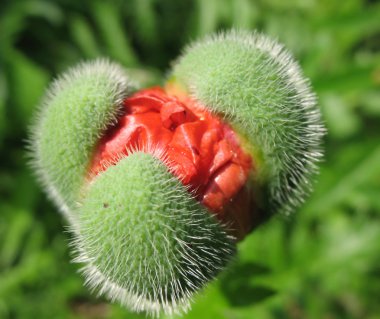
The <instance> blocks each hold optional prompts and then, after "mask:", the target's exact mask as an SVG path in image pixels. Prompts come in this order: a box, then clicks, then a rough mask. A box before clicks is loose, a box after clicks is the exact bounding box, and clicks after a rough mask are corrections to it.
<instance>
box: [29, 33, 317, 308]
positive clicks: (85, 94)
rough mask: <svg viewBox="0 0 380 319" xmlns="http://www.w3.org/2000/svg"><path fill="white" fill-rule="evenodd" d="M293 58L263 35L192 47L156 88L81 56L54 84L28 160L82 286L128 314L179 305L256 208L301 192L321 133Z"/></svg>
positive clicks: (284, 202)
mask: <svg viewBox="0 0 380 319" xmlns="http://www.w3.org/2000/svg"><path fill="white" fill-rule="evenodd" d="M323 130H324V129H323V127H322V124H321V121H320V115H319V111H318V109H317V108H316V106H315V98H314V95H313V93H312V92H311V91H310V88H309V86H308V84H307V81H306V80H305V79H304V78H303V76H302V74H301V71H300V70H299V67H298V65H297V63H296V62H294V61H293V59H292V58H291V57H290V55H289V54H288V53H287V52H286V51H285V50H284V49H283V48H282V46H280V45H279V44H276V43H274V42H272V41H270V40H268V39H267V38H265V37H264V36H262V35H259V34H256V33H248V32H236V31H233V32H230V33H226V34H222V35H217V36H211V37H208V38H206V39H205V40H203V41H201V42H198V43H196V44H193V45H191V46H190V47H188V48H187V49H186V50H185V53H184V55H183V56H182V57H180V58H179V59H178V61H177V62H176V63H175V64H174V66H173V70H172V73H171V76H170V78H169V80H168V82H167V84H166V85H165V87H164V88H159V87H154V88H149V89H143V90H140V91H137V90H136V88H135V86H134V85H133V84H132V81H131V80H130V79H128V77H127V75H126V74H125V73H124V71H123V70H122V68H121V67H119V66H117V65H114V64H112V63H109V62H105V61H97V62H94V63H88V64H82V65H80V66H78V67H77V68H74V69H72V70H70V71H68V72H67V73H66V74H65V75H63V76H62V77H61V78H59V79H58V80H57V81H56V82H54V83H53V85H52V87H51V88H50V90H49V91H48V93H47V95H46V98H45V100H44V102H43V103H42V107H41V110H40V112H39V116H37V119H36V122H35V124H34V126H33V131H32V139H31V151H32V155H33V159H34V160H33V164H34V166H35V167H36V170H37V172H38V176H39V177H40V179H41V181H42V183H43V185H44V186H45V187H46V189H47V192H48V194H49V195H50V197H52V199H53V200H54V201H55V202H56V204H57V205H58V206H59V207H60V208H61V210H62V211H63V212H64V213H65V215H66V217H67V218H68V220H69V222H70V224H71V227H72V231H73V236H74V242H73V243H74V247H75V250H76V253H77V257H76V259H75V260H76V261H77V262H80V263H83V264H84V267H83V273H84V276H85V277H86V284H87V285H88V286H89V287H91V288H93V289H97V290H98V291H99V293H100V294H104V295H106V296H107V297H108V298H109V299H111V300H117V301H119V302H120V303H122V304H124V305H126V306H127V307H129V308H130V309H132V310H135V311H146V312H148V313H150V314H153V315H158V314H159V313H160V312H164V313H166V314H173V313H180V312H183V311H186V310H187V309H188V308H189V306H190V300H191V297H192V296H193V294H194V293H196V292H197V291H198V290H199V289H201V288H202V287H204V285H205V284H206V283H208V282H209V281H210V280H212V279H213V278H215V277H216V276H217V274H218V273H219V272H220V271H221V270H222V269H224V268H225V267H226V266H227V265H228V263H229V261H230V260H231V259H232V258H233V256H234V254H235V250H236V242H237V241H238V240H242V239H243V238H244V237H245V236H246V235H247V234H249V232H250V231H252V229H253V228H254V227H255V226H256V225H258V224H259V222H260V221H261V220H262V219H263V217H264V216H267V215H271V214H273V213H276V212H284V213H289V212H291V211H292V210H293V209H294V208H295V207H296V206H297V205H298V204H299V203H300V202H301V201H302V199H303V198H304V194H305V192H307V190H308V189H309V184H310V179H311V176H312V174H313V172H314V171H315V163H316V161H317V160H318V159H319V158H320V156H321V153H320V150H319V145H320V140H321V137H322V135H323Z"/></svg>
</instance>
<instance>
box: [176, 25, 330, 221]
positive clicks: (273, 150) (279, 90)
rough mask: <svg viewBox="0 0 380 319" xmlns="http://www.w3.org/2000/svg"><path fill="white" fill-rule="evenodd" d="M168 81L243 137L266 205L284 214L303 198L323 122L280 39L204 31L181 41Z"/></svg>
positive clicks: (319, 141) (307, 187)
mask: <svg viewBox="0 0 380 319" xmlns="http://www.w3.org/2000/svg"><path fill="white" fill-rule="evenodd" d="M170 81H174V82H176V83H178V84H179V85H180V86H182V87H183V88H184V89H185V90H187V91H188V92H189V93H191V94H192V95H193V97H194V98H195V99H197V100H199V101H200V102H201V103H202V104H203V105H205V106H206V107H207V108H209V109H210V110H211V111H212V112H214V113H217V114H219V115H221V116H223V117H224V118H225V119H226V121H227V122H228V123H230V124H231V125H232V126H233V127H234V128H235V129H236V130H237V131H238V133H239V134H240V135H241V137H242V138H243V139H246V140H247V145H246V147H247V149H248V150H249V151H250V152H251V153H252V154H253V157H254V158H255V160H256V163H257V171H256V173H255V176H253V179H254V182H255V183H256V184H258V185H260V186H259V187H260V188H266V189H267V195H265V196H264V197H266V199H265V201H266V202H267V203H266V204H265V205H267V206H268V209H269V210H270V211H271V212H273V213H274V212H283V213H286V214H287V213H290V212H291V211H293V210H294V208H295V207H297V206H298V205H299V204H300V203H301V202H302V201H303V199H304V197H305V194H306V193H308V192H309V189H310V184H311V176H312V175H313V174H314V173H315V171H316V165H315V164H316V162H317V161H318V160H319V159H320V158H321V149H320V143H321V138H322V136H323V134H324V127H323V125H322V123H321V116H320V112H319V110H318V108H317V107H316V98H315V95H314V93H313V92H312V91H311V89H310V86H309V82H308V80H307V79H305V77H304V76H303V74H302V72H301V70H300V67H299V65H298V63H297V62H295V61H294V59H293V58H292V56H291V55H290V54H289V52H287V51H286V50H285V49H284V47H283V46H282V45H280V44H278V43H276V42H274V41H272V40H270V39H268V38H267V37H265V36H264V35H261V34H259V33H252V32H246V31H231V32H228V33H222V34H219V35H213V36H209V37H207V38H206V39H203V40H202V41H199V42H196V43H194V44H192V45H190V46H189V47H187V48H186V50H185V51H184V54H183V55H182V57H180V58H179V59H178V61H177V62H176V63H175V64H174V65H173V72H172V74H171V77H170Z"/></svg>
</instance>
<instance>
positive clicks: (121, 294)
mask: <svg viewBox="0 0 380 319" xmlns="http://www.w3.org/2000/svg"><path fill="white" fill-rule="evenodd" d="M78 216H79V220H78V226H79V227H78V229H75V230H74V234H75V236H76V240H75V242H74V245H75V247H76V249H77V252H78V258H77V259H76V261H78V262H82V263H85V266H84V268H83V272H84V275H85V277H86V282H87V284H88V285H89V286H90V287H91V288H93V289H96V290H98V291H99V293H100V294H104V295H106V296H107V297H108V298H110V299H111V300H117V301H119V302H120V303H121V304H123V305H125V306H127V307H128V308H130V309H132V310H134V311H146V312H148V313H149V314H152V315H158V314H159V313H161V312H164V313H166V314H174V313H181V312H184V311H186V310H187V309H188V308H189V304H190V299H191V297H192V296H193V294H194V293H195V292H196V291H198V290H199V289H201V288H202V287H203V286H204V285H205V284H206V283H207V282H209V281H210V280H212V279H213V278H215V276H216V275H217V274H218V273H219V272H220V271H221V270H222V269H223V268H224V267H225V266H226V265H227V263H228V262H229V260H230V259H231V258H232V256H233V255H234V252H235V244H234V242H233V238H232V237H231V236H229V235H227V233H226V232H225V229H224V227H223V226H222V225H221V224H220V223H219V222H218V221H217V220H216V218H215V217H214V216H213V215H212V214H210V213H209V212H208V211H207V210H206V209H205V208H204V207H202V206H201V205H200V204H199V203H198V202H197V201H196V200H195V199H193V198H192V196H191V195H190V194H189V192H188V190H187V189H186V188H185V187H184V186H183V185H182V184H181V182H180V181H179V180H178V179H177V178H175V177H174V176H173V175H172V173H170V172H169V171H168V168H167V167H166V166H165V165H164V163H163V162H162V161H161V160H159V159H157V158H156V157H155V156H153V155H151V154H147V153H143V152H135V153H133V154H130V155H129V156H128V157H125V158H123V159H121V160H120V161H118V162H117V164H116V165H112V166H110V167H109V168H108V169H107V170H106V171H104V172H102V173H101V174H99V175H98V176H97V177H95V178H94V180H93V181H92V182H91V183H90V185H88V189H87V193H86V196H85V198H84V201H83V204H82V205H81V207H80V208H79V215H78Z"/></svg>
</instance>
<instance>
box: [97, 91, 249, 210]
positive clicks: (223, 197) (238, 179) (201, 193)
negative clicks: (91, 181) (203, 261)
mask: <svg viewBox="0 0 380 319" xmlns="http://www.w3.org/2000/svg"><path fill="white" fill-rule="evenodd" d="M189 101H190V99H189V100H187V101H184V100H180V99H179V98H178V97H177V96H174V95H169V94H168V93H166V92H165V91H164V90H163V89H161V88H159V87H154V88H150V89H145V90H142V91H139V92H137V93H135V94H134V95H132V96H131V97H129V98H127V99H126V100H125V101H124V114H123V115H122V116H121V117H120V119H119V121H118V123H117V125H116V126H115V127H112V128H111V129H109V131H108V132H107V133H106V134H105V136H104V137H103V138H102V139H101V141H100V142H99V145H98V147H97V149H96V152H95V155H94V160H93V162H92V165H91V171H92V174H95V175H96V174H99V173H100V172H101V171H103V170H105V169H107V167H108V166H110V165H112V164H115V163H116V162H117V161H118V160H119V159H120V158H121V157H123V156H127V155H128V152H131V151H133V150H149V149H156V150H160V151H162V154H165V157H166V160H167V161H166V162H167V163H169V166H170V167H169V169H170V170H171V171H172V172H173V174H175V175H176V176H177V177H178V178H179V179H180V180H181V181H182V183H183V184H184V185H188V186H189V187H190V189H191V190H192V191H193V193H195V194H196V197H197V199H198V200H199V201H200V202H201V203H202V204H204V205H205V206H206V207H208V208H209V209H210V210H211V211H213V212H215V213H217V214H218V213H220V214H222V213H223V208H224V207H225V206H226V204H228V203H229V202H230V201H231V200H232V199H233V198H234V196H236V194H237V193H238V192H239V191H240V190H241V189H242V187H243V186H244V185H245V183H246V181H247V179H248V175H249V172H250V169H251V167H252V159H251V157H250V156H249V155H248V154H246V153H245V152H243V150H242V149H241V147H240V145H239V141H238V138H237V136H236V134H235V133H234V132H233V130H232V129H231V128H230V127H229V126H228V125H227V124H225V123H223V122H222V121H221V120H220V119H218V118H217V117H216V116H213V115H211V114H210V113H209V112H207V111H206V110H205V109H204V108H202V107H199V105H198V106H197V107H194V105H195V104H194V103H195V102H194V101H192V102H190V103H188V102H189Z"/></svg>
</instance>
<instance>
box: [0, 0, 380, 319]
mask: <svg viewBox="0 0 380 319" xmlns="http://www.w3.org/2000/svg"><path fill="white" fill-rule="evenodd" d="M140 2H143V3H140ZM203 2H205V3H203ZM206 2H208V1H190V0H186V1H170V0H164V1H161V0H160V1H159V0H144V1H140V0H130V1H113V2H112V1H108V3H114V6H115V8H117V9H118V10H117V12H116V19H115V21H114V22H113V26H110V28H116V29H119V30H120V31H117V32H121V33H122V36H123V38H124V40H123V41H125V42H124V44H120V47H121V48H124V49H121V50H126V49H125V48H126V46H129V47H128V50H131V51H130V52H128V51H126V52H125V54H124V55H125V57H123V58H119V57H120V53H116V52H119V51H118V50H120V48H115V47H117V44H110V41H114V39H105V37H108V36H109V35H108V34H109V33H112V32H110V31H108V33H107V32H106V31H104V30H103V29H102V28H104V26H103V27H102V26H101V22H100V20H101V19H102V18H99V17H98V18H96V16H95V11H96V10H97V13H96V14H98V15H99V14H100V15H101V14H102V12H103V11H102V10H99V8H96V6H97V4H94V3H93V1H81V2H78V1H74V0H56V1H47V0H20V1H9V0H8V1H7V0H5V1H1V2H0V30H1V32H0V148H1V157H0V162H1V165H0V196H1V201H0V318H5V319H7V318H42V319H44V318H144V316H143V315H135V314H131V313H128V312H127V311H126V310H125V309H124V308H122V307H120V306H118V305H117V304H112V305H111V304H109V303H108V302H106V301H105V300H102V299H95V298H94V297H92V294H91V293H89V292H88V290H87V289H85V288H83V287H82V278H81V277H80V276H79V275H78V274H77V273H76V272H77V270H78V266H77V265H73V264H70V262H69V261H70V257H69V255H68V248H67V243H68V241H69V240H70V237H71V236H70V235H69V234H68V233H66V232H64V233H62V224H65V221H64V220H63V218H62V217H60V216H59V215H58V214H57V213H56V212H55V209H53V208H52V206H51V204H50V203H49V202H48V201H47V200H46V199H45V197H44V196H43V195H42V194H41V192H40V191H39V187H38V186H37V185H36V184H35V182H34V178H33V177H32V174H31V172H30V171H29V170H28V169H27V165H26V158H25V152H24V146H25V145H24V144H25V143H23V142H22V141H24V140H25V139H26V130H27V128H26V123H28V122H29V121H30V115H31V113H32V111H33V107H34V106H35V105H36V101H37V100H38V99H40V98H41V96H42V95H43V88H42V87H43V86H45V85H46V83H47V82H48V80H49V79H50V78H52V77H53V76H55V75H56V74H58V73H59V72H61V71H62V70H64V69H66V68H67V67H68V66H72V65H74V64H76V63H78V61H80V60H82V59H85V58H96V57H101V56H103V57H104V56H109V57H114V58H115V57H116V59H117V60H119V61H118V62H120V63H121V64H123V66H124V67H127V68H131V69H130V72H133V75H131V77H132V78H136V76H135V74H137V75H138V76H139V80H141V83H142V85H146V84H147V83H149V84H157V83H159V80H157V79H158V78H160V77H162V75H163V74H164V73H165V72H166V71H167V70H168V69H169V63H170V61H172V60H173V59H174V58H175V57H176V56H178V54H179V53H180V50H181V48H182V47H183V45H185V44H186V43H188V42H189V41H190V40H191V39H197V38H198V37H199V36H203V35H204V34H206V33H208V32H211V31H215V30H221V29H225V28H229V27H232V26H242V27H244V28H248V29H253V28H258V29H259V30H260V31H263V32H265V33H267V34H269V35H271V36H272V37H273V38H278V39H279V41H280V42H282V43H285V45H286V47H287V48H288V49H289V50H290V51H291V52H293V53H294V55H295V56H296V58H297V60H300V64H301V66H302V69H303V70H304V71H305V74H306V76H307V77H309V78H311V83H312V86H313V87H314V88H315V90H316V92H317V96H318V100H319V105H320V106H321V108H322V112H323V118H324V121H325V123H326V126H327V129H328V131H329V135H328V136H327V137H326V138H325V146H326V158H325V160H324V163H323V165H322V169H321V173H320V175H319V177H318V181H317V184H316V187H315V192H314V193H313V194H312V197H311V198H310V199H309V200H308V201H307V203H306V204H305V205H304V206H303V207H302V208H300V209H299V211H298V212H297V214H296V215H295V216H294V217H290V218H287V219H286V218H275V219H272V220H271V221H269V222H268V223H267V224H265V225H263V226H262V227H260V228H259V229H257V230H256V231H255V232H254V233H253V234H252V235H250V236H249V237H248V238H246V240H245V241H244V242H242V243H241V244H240V245H239V247H238V248H239V251H238V259H237V260H236V262H235V263H234V265H232V267H231V268H230V269H229V270H228V271H227V272H226V274H225V275H224V276H223V278H222V279H220V280H219V281H217V282H215V283H214V284H212V285H211V286H209V287H208V288H207V289H205V290H204V292H202V293H201V294H200V295H199V296H198V297H197V298H196V300H195V302H194V303H193V308H192V310H191V311H190V312H189V313H188V314H187V315H186V316H184V318H197V319H198V318H238V319H240V318H241V319H243V318H247V319H248V318H249V319H251V318H260V319H267V318H268V319H269V318H270V319H272V318H295V319H296V318H311V319H314V318H315V319H320V318H369V319H375V318H377V317H378V314H379V313H380V306H379V302H378V296H379V295H380V283H379V279H378V278H379V274H380V268H379V264H380V258H379V256H380V238H379V234H380V229H379V226H378V225H379V214H380V197H379V189H380V182H379V181H380V178H379V176H380V167H379V163H380V154H379V138H380V134H379V125H380V124H379V123H380V108H379V105H380V97H379V93H378V92H379V86H380V77H379V74H380V50H379V46H378V43H379V32H380V25H379V19H380V5H379V4H378V3H376V2H375V1H361V0H348V1H340V0H330V1H300V0H291V1H282V0H269V1H268V0H265V1H264V0H258V1H253V0H220V1H212V3H210V4H207V3H206ZM105 6H106V5H105ZM137 6H140V9H135V7H137ZM141 7H142V8H141ZM148 10H149V11H148ZM110 11H111V14H110V13H109V12H110ZM112 11H113V12H112ZM114 11H115V10H114V9H112V8H111V9H110V10H109V11H108V12H106V11H105V13H104V14H105V15H108V16H110V15H112V16H115V12H114ZM146 19H149V22H146ZM115 25H116V27H115ZM102 30H103V31H102ZM106 34H107V35H106ZM117 38H118V39H120V37H119V36H117ZM131 53H132V55H131ZM131 56H135V58H136V60H135V62H134V63H136V64H134V65H132V64H131V65H129V64H127V63H129V62H127V58H126V57H129V58H128V59H130V57H131ZM128 61H129V60H128ZM21 69H22V70H21ZM131 74H132V73H131ZM26 97H28V98H26ZM29 99H30V103H28V101H29Z"/></svg>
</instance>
